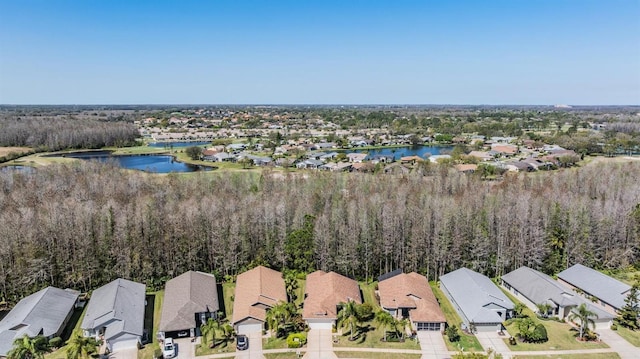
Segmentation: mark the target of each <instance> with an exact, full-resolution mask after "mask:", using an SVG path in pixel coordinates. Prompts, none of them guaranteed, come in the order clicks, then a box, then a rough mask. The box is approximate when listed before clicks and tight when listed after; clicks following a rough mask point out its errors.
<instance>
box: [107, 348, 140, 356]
mask: <svg viewBox="0 0 640 359" xmlns="http://www.w3.org/2000/svg"><path fill="white" fill-rule="evenodd" d="M109 359H138V348H131V349H124V350H119V351H117V352H114V353H111V354H109Z"/></svg>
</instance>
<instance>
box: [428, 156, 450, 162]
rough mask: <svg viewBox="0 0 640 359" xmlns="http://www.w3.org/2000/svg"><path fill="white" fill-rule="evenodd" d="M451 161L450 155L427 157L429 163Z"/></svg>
mask: <svg viewBox="0 0 640 359" xmlns="http://www.w3.org/2000/svg"><path fill="white" fill-rule="evenodd" d="M449 159H451V155H431V156H429V161H430V162H431V163H439V162H441V161H446V160H449Z"/></svg>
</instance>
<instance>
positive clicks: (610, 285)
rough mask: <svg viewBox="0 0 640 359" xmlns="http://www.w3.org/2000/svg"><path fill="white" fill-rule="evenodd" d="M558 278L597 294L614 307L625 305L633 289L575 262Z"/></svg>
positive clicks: (594, 294)
mask: <svg viewBox="0 0 640 359" xmlns="http://www.w3.org/2000/svg"><path fill="white" fill-rule="evenodd" d="M558 278H560V279H562V280H563V281H565V282H567V283H570V284H571V285H573V286H574V287H577V288H580V289H581V290H583V291H584V292H586V293H589V294H591V295H593V296H596V297H597V298H598V299H600V300H602V301H603V302H605V303H607V304H609V305H611V306H612V307H614V308H622V307H624V304H625V303H624V299H625V298H626V296H627V294H628V291H629V290H630V289H631V286H630V285H628V284H625V283H622V282H620V281H619V280H617V279H613V278H611V277H609V276H608V275H605V274H602V273H600V272H598V271H597V270H594V269H591V268H589V267H585V266H583V265H582V264H575V265H573V266H572V267H571V268H568V269H565V270H563V271H562V272H560V273H559V274H558Z"/></svg>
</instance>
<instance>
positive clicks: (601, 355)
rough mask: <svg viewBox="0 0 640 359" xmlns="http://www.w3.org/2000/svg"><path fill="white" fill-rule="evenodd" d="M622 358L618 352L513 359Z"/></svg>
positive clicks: (533, 356)
mask: <svg viewBox="0 0 640 359" xmlns="http://www.w3.org/2000/svg"><path fill="white" fill-rule="evenodd" d="M545 358H547V359H620V355H618V353H594V354H562V355H516V356H514V357H513V359H545Z"/></svg>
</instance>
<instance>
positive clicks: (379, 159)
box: [371, 155, 394, 163]
mask: <svg viewBox="0 0 640 359" xmlns="http://www.w3.org/2000/svg"><path fill="white" fill-rule="evenodd" d="M393 161H394V159H393V156H392V155H373V156H371V163H392V162H393Z"/></svg>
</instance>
